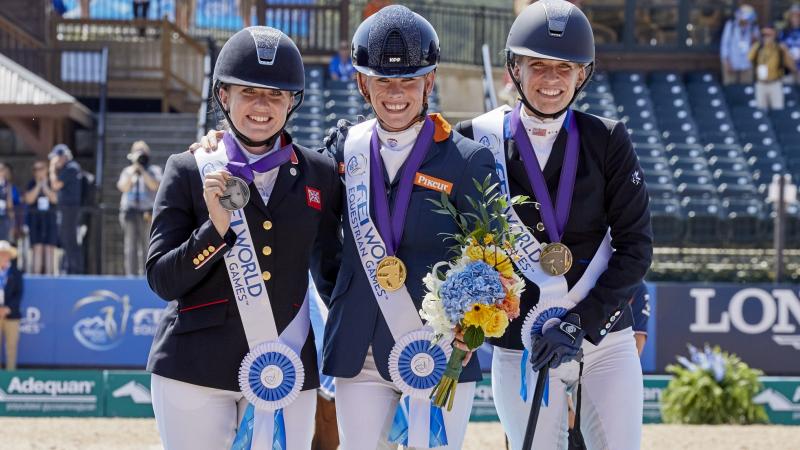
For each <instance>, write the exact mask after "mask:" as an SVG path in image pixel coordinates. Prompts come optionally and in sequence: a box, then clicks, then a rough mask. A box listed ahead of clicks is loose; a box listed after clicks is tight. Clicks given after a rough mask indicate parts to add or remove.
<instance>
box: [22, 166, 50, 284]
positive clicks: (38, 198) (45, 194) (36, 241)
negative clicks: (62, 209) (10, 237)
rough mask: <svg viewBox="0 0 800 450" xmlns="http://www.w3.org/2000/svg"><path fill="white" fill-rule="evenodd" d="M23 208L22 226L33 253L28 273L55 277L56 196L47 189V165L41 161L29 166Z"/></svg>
mask: <svg viewBox="0 0 800 450" xmlns="http://www.w3.org/2000/svg"><path fill="white" fill-rule="evenodd" d="M25 204H27V205H28V208H27V213H26V216H25V222H26V224H27V225H28V239H29V240H30V245H31V248H32V252H33V254H32V255H31V256H32V257H31V265H30V271H31V273H34V274H42V275H53V274H55V273H56V265H55V261H56V260H55V254H56V246H57V245H58V217H57V215H56V206H57V205H58V195H57V194H56V192H55V191H54V190H53V188H52V187H51V186H50V180H49V179H48V177H47V163H45V162H44V161H36V162H35V163H33V179H32V180H31V181H30V182H29V183H28V188H27V189H26V190H25Z"/></svg>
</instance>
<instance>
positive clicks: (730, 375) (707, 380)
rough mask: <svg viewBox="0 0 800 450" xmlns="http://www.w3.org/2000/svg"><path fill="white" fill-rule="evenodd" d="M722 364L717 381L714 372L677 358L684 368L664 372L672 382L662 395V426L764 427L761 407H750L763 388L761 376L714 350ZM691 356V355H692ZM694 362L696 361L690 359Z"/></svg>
mask: <svg viewBox="0 0 800 450" xmlns="http://www.w3.org/2000/svg"><path fill="white" fill-rule="evenodd" d="M713 352H714V355H713V356H715V357H719V358H720V359H721V361H722V362H723V363H724V376H719V375H721V374H717V375H718V377H717V378H721V379H720V380H719V381H717V378H715V374H714V371H713V370H711V369H709V368H708V367H705V368H703V365H695V364H692V363H689V362H688V360H686V359H685V358H679V360H681V363H682V364H683V365H679V364H671V365H669V366H667V372H669V373H672V374H673V375H674V378H673V379H672V380H671V381H670V382H669V385H668V386H667V387H666V389H664V391H663V392H662V397H661V404H662V417H663V419H664V423H682V424H712V425H716V424H753V423H766V422H767V414H766V412H765V411H764V408H763V406H761V405H757V404H755V403H753V397H754V396H755V395H756V394H758V393H759V392H760V391H761V389H762V385H761V383H760V382H759V380H758V377H759V376H760V375H762V374H763V373H762V372H761V371H760V370H758V369H752V368H750V367H749V366H748V365H747V364H746V363H745V362H743V361H742V360H741V359H739V357H738V356H736V355H733V354H728V353H726V352H721V351H720V349H719V347H715V348H714V349H713ZM693 354H694V351H693ZM693 361H695V362H696V360H695V359H694V358H693Z"/></svg>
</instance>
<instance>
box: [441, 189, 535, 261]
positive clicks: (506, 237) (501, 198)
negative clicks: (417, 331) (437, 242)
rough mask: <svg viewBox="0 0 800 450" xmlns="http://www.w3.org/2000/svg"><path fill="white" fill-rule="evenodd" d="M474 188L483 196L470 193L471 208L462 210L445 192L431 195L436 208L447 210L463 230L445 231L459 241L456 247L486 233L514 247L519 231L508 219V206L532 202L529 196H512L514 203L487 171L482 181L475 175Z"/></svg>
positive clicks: (446, 234) (450, 237)
mask: <svg viewBox="0 0 800 450" xmlns="http://www.w3.org/2000/svg"><path fill="white" fill-rule="evenodd" d="M472 182H473V183H474V184H475V189H476V190H477V191H478V193H479V194H480V196H481V198H480V199H479V200H476V199H474V198H472V197H469V196H467V197H466V199H467V202H468V203H469V205H470V207H471V209H472V212H461V211H459V210H457V209H456V207H455V206H454V205H453V203H451V202H450V198H449V197H448V196H447V194H446V193H444V192H442V196H441V199H440V200H434V199H428V201H429V202H431V203H433V205H434V206H435V207H436V208H435V209H433V212H435V213H437V214H444V215H447V216H450V217H452V218H453V220H454V221H455V222H456V225H458V228H459V229H460V230H461V232H460V233H456V234H448V233H442V235H443V236H445V237H446V238H447V239H451V240H454V241H456V245H455V246H454V248H453V249H454V250H457V249H458V248H460V247H462V246H465V245H467V244H468V240H469V239H474V240H475V241H476V242H479V243H480V242H483V239H484V237H486V236H487V235H491V236H492V239H493V241H494V242H501V243H504V242H507V243H508V244H509V245H510V247H511V248H513V247H514V242H515V239H517V237H518V236H519V234H520V233H519V232H515V231H514V230H513V229H512V227H511V226H510V224H509V221H508V217H509V216H508V209H509V208H510V207H511V206H512V205H522V204H525V203H529V199H528V197H526V196H524V195H518V196H516V197H514V198H512V199H511V204H510V205H509V202H508V201H507V199H506V196H505V195H504V194H503V192H502V191H501V190H500V187H499V185H498V184H497V183H492V177H491V175H487V176H486V179H484V180H483V183H481V182H479V181H478V180H475V179H473V180H472Z"/></svg>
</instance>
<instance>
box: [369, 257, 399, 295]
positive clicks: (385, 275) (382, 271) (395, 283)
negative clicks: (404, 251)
mask: <svg viewBox="0 0 800 450" xmlns="http://www.w3.org/2000/svg"><path fill="white" fill-rule="evenodd" d="M375 276H376V278H377V279H378V284H380V285H381V287H382V288H384V289H386V290H387V291H389V292H392V291H396V290H398V289H400V288H401V287H402V286H403V284H405V282H406V265H405V264H403V261H401V260H400V258H398V257H396V256H387V257H386V258H383V259H382V260H381V261H380V262H379V263H378V271H377V272H376V274H375Z"/></svg>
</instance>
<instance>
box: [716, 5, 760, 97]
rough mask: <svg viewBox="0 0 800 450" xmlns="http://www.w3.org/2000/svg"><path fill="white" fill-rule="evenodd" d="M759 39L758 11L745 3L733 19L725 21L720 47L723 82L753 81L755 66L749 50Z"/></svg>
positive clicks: (744, 82)
mask: <svg viewBox="0 0 800 450" xmlns="http://www.w3.org/2000/svg"><path fill="white" fill-rule="evenodd" d="M758 39H759V35H758V25H756V11H755V10H754V9H753V7H752V6H750V5H747V4H743V5H741V6H740V7H739V9H737V10H736V13H735V15H734V17H733V18H732V19H728V21H727V22H725V29H724V30H723V31H722V42H721V43H720V47H719V55H720V60H721V62H722V84H737V83H739V84H750V83H752V82H753V66H752V64H751V63H750V58H748V57H747V56H748V51H749V50H750V47H751V46H752V45H753V43H755V42H757V41H758Z"/></svg>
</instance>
